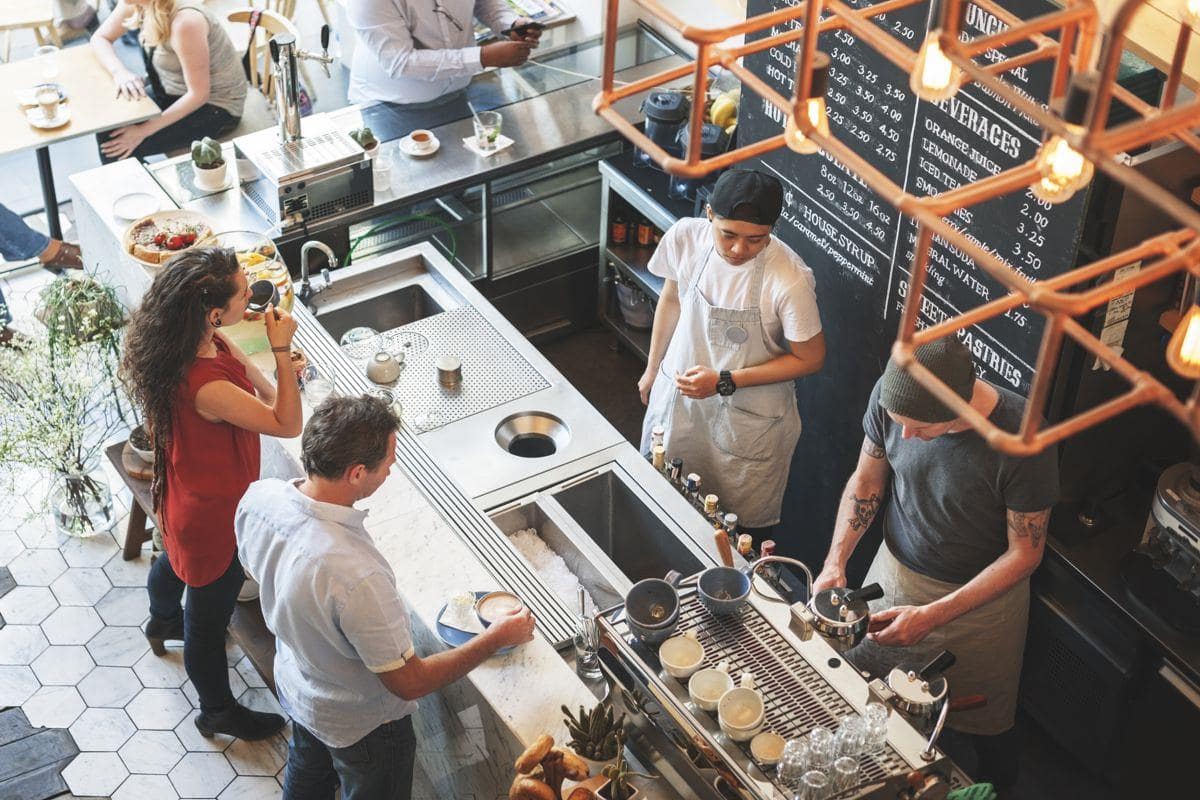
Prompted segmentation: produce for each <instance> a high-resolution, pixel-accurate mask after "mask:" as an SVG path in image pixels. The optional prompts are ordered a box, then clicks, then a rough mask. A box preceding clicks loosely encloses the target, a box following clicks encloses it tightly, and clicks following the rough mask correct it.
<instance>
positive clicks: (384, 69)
mask: <svg viewBox="0 0 1200 800" xmlns="http://www.w3.org/2000/svg"><path fill="white" fill-rule="evenodd" d="M475 17H479V19H481V20H482V21H483V22H484V23H485V24H487V25H488V26H489V27H490V28H491V29H492V30H493V31H498V32H499V31H502V30H506V31H507V32H508V38H507V39H502V40H501V41H498V42H492V43H490V44H485V45H483V46H482V47H478V46H476V45H475ZM346 18H347V19H348V20H349V21H350V25H351V27H353V28H354V34H355V36H357V37H358V43H357V47H355V49H354V60H353V63H352V65H351V67H350V92H349V96H350V102H351V103H370V102H378V101H384V102H388V103H400V104H402V105H423V104H428V103H432V102H433V101H435V100H438V99H439V98H441V97H444V96H445V95H448V94H452V93H454V92H457V91H460V90H462V89H464V88H465V87H466V85H467V84H468V83H470V82H471V76H473V75H476V74H477V73H479V72H482V71H483V70H484V69H485V68H487V67H515V66H518V65H520V64H524V63H525V61H526V60H527V59H528V58H529V52H530V50H531V49H532V48H534V47H536V46H537V43H538V39H539V38H541V35H542V34H541V28H540V26H538V27H536V29H535V27H523V26H524V25H528V24H530V23H532V20H529V19H526V18H524V17H519V16H517V15H516V14H514V13H513V12H512V9H511V8H510V7H509V6H508V4H507V3H505V2H504V0H348V2H347V4H346Z"/></svg>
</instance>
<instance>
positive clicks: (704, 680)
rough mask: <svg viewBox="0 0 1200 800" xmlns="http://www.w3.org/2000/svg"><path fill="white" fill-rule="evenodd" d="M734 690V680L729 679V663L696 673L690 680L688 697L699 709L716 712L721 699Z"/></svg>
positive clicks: (725, 662) (723, 662) (724, 662)
mask: <svg viewBox="0 0 1200 800" xmlns="http://www.w3.org/2000/svg"><path fill="white" fill-rule="evenodd" d="M732 688H733V678H731V677H729V662H728V661H722V662H721V663H720V664H717V666H715V667H709V668H708V669H702V670H700V671H698V672H694V673H692V677H691V679H690V680H688V695H689V696H690V697H691V698H692V702H693V703H695V704H696V706H697V708H702V709H704V710H705V711H716V710H717V705H718V703H720V701H721V698H722V697H723V696H724V695H725V693H726V692H728V691H729V690H730V689H732Z"/></svg>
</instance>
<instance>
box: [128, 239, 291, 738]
mask: <svg viewBox="0 0 1200 800" xmlns="http://www.w3.org/2000/svg"><path fill="white" fill-rule="evenodd" d="M249 298H250V291H249V288H248V286H247V283H246V275H245V274H244V273H243V272H242V270H241V268H240V267H239V265H238V261H237V257H236V256H235V255H234V252H233V251H232V250H229V249H226V248H220V247H193V248H192V249H190V250H187V251H186V252H184V253H181V254H180V255H178V256H176V257H175V258H174V259H172V260H171V263H170V264H168V265H167V267H166V268H165V269H163V270H161V271H160V272H159V273H158V275H157V276H156V277H155V279H154V283H152V284H151V286H150V288H149V289H148V290H147V292H146V294H145V296H144V297H143V298H142V304H141V306H139V307H138V309H137V310H136V311H134V313H133V315H132V317H131V319H130V322H129V329H128V332H127V333H126V337H125V352H124V356H123V359H122V364H121V368H122V372H121V374H122V378H123V379H124V380H125V383H126V384H127V385H128V387H129V389H130V391H131V394H132V395H133V397H134V399H135V400H136V401H137V404H138V407H139V408H141V410H142V414H143V416H144V418H145V420H146V426H147V428H148V429H149V430H150V431H151V432H152V438H153V441H154V482H153V484H152V486H153V495H154V510H155V513H156V515H157V517H158V522H159V526H160V529H161V530H162V534H163V544H164V545H165V546H166V552H165V553H162V554H160V555H159V557H158V558H157V559H155V561H154V563H153V565H152V566H151V567H150V573H149V575H148V577H147V579H146V589H147V591H148V593H149V595H150V621H149V622H148V623H147V624H146V638H147V639H149V640H150V644H151V646H152V647H153V649H154V652H155V654H157V655H163V654H164V653H165V652H166V651H165V650H164V649H163V641H164V640H166V639H182V640H183V664H184V667H185V668H186V670H187V674H188V677H189V678H190V679H191V681H192V684H193V685H194V686H195V687H196V691H197V693H198V694H199V701H200V702H199V704H200V714H199V715H198V716H197V717H196V718H195V720H194V722H195V725H196V727H197V728H198V729H199V730H200V733H201V734H202V735H204V736H212V735H213V734H214V733H223V734H227V735H230V736H237V737H238V738H241V739H262V738H266V737H268V736H270V735H272V734H273V733H275V732H276V731H278V730H279V729H280V728H281V727H282V726H283V719H282V718H281V717H279V716H278V715H275V714H264V713H261V712H258V711H252V710H251V709H248V708H246V707H244V706H242V705H240V704H239V703H238V702H237V701H236V699H235V698H234V696H233V693H232V692H231V690H230V687H229V674H228V670H227V668H226V661H225V629H226V628H227V627H228V626H229V619H230V617H231V616H232V615H233V607H234V604H235V603H236V602H237V596H238V590H239V589H240V588H241V586H242V582H243V580H244V573H243V572H242V565H241V562H239V561H238V556H237V542H236V540H235V537H234V531H233V516H234V511H235V510H236V509H237V504H238V501H239V500H241V498H242V495H243V494H245V492H246V489H247V488H249V486H250V484H251V482H253V481H256V480H258V478H259V457H260V455H259V453H260V450H259V446H260V442H259V436H260V435H262V434H266V435H269V436H284V437H292V436H298V435H299V434H300V428H301V414H300V390H299V388H298V387H297V386H296V377H295V372H294V371H293V368H292V364H291V341H292V334H293V333H294V332H295V330H296V322H295V320H294V319H293V318H292V317H291V316H289V315H287V314H284V313H279V314H278V315H276V312H275V311H274V309H273V308H268V311H267V313H266V326H267V338H268V339H269V340H270V342H271V350H272V351H273V354H274V356H275V367H276V373H277V375H278V386H274V385H272V384H271V382H270V381H269V380H268V379H267V378H266V377H265V376H264V375H263V374H262V372H261V371H260V370H259V369H258V368H257V367H256V366H254V364H253V363H251V362H250V361H249V360H248V359H247V358H246V356H245V354H243V353H242V351H241V350H240V349H239V348H238V347H237V345H236V344H234V343H232V342H230V341H229V340H228V339H226V338H225V336H224V335H223V334H222V333H221V328H222V327H223V326H228V325H233V324H234V323H236V322H239V321H241V320H242V318H243V315H244V313H245V311H246V305H247V303H248V301H249ZM185 586H186V589H187V603H186V605H182V606H181V603H180V600H181V599H182V597H183V593H184V588H185Z"/></svg>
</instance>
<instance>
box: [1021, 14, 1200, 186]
mask: <svg viewBox="0 0 1200 800" xmlns="http://www.w3.org/2000/svg"><path fill="white" fill-rule="evenodd" d="M1197 2H1200V0H1197ZM1037 166H1038V170H1039V171H1040V172H1041V174H1042V177H1041V178H1040V179H1039V180H1037V181H1034V183H1033V185H1032V186H1031V187H1029V188H1030V189H1032V190H1033V193H1034V195H1036V196H1037V197H1039V198H1041V199H1042V200H1045V201H1047V202H1050V203H1062V202H1064V201H1066V200H1068V199H1069V198H1070V197H1071V195H1073V194H1075V192H1077V191H1079V190H1080V189H1082V188H1083V187H1085V186H1087V185H1088V183H1090V182H1091V180H1092V175H1093V173H1094V172H1095V168H1094V167H1093V166H1092V162H1091V161H1089V160H1087V159H1086V158H1085V157H1084V155H1083V153H1080V152H1079V151H1078V150H1076V149H1075V148H1074V147H1072V146H1071V144H1070V143H1069V142H1068V141H1067V140H1066V139H1064V138H1063V137H1061V136H1058V135H1057V134H1056V135H1054V136H1051V137H1050V138H1049V139H1047V140H1046V141H1045V142H1044V143H1043V144H1042V147H1041V149H1040V150H1038V155H1037Z"/></svg>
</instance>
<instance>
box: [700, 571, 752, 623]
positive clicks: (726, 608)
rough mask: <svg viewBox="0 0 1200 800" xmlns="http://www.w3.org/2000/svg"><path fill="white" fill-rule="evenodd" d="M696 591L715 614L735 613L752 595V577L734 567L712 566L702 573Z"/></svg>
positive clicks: (703, 602) (701, 600)
mask: <svg viewBox="0 0 1200 800" xmlns="http://www.w3.org/2000/svg"><path fill="white" fill-rule="evenodd" d="M696 593H697V595H698V596H699V598H700V604H701V605H703V606H704V607H705V608H707V609H708V610H709V611H710V612H712V613H713V614H733V613H735V612H736V611H737V610H738V609H739V608H741V607H742V605H743V604H745V602H746V598H748V597H749V596H750V578H749V577H748V576H747V575H746V573H744V572H742V571H741V570H739V569H734V568H733V567H710V568H709V569H706V570H704V572H701V573H700V579H699V580H698V581H697V582H696Z"/></svg>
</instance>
